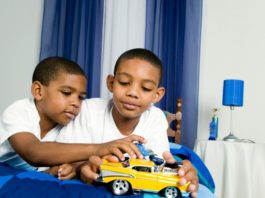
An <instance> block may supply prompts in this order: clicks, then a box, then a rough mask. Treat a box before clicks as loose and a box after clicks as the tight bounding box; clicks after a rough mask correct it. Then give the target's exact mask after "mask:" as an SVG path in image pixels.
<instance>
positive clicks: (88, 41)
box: [40, 0, 104, 97]
mask: <svg viewBox="0 0 265 198" xmlns="http://www.w3.org/2000/svg"><path fill="white" fill-rule="evenodd" d="M103 10H104V0H97V1H94V0H56V1H55V0H45V1H44V13H43V24H42V37H41V50H40V59H41V60H42V59H44V58H46V57H48V56H63V57H65V58H69V59H71V60H73V61H75V62H77V63H78V64H80V66H81V67H82V68H83V69H84V71H85V72H86V74H87V75H88V87H87V93H88V95H87V96H88V97H98V96H99V94H100V72H101V41H102V27H103V25H102V23H103ZM92 82H93V83H92Z"/></svg>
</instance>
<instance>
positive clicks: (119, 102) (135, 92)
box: [107, 58, 164, 119]
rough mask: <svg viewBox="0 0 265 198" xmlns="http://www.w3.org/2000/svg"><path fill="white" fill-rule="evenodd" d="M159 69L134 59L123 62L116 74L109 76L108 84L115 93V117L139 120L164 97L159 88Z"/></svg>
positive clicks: (162, 89) (162, 91)
mask: <svg viewBox="0 0 265 198" xmlns="http://www.w3.org/2000/svg"><path fill="white" fill-rule="evenodd" d="M159 79H160V72H159V69H158V68H156V67H155V66H153V65H152V64H151V63H149V62H147V61H145V60H142V59H138V58H134V59H128V60H122V61H121V62H120V65H119V67H118V70H117V72H116V74H115V77H114V76H112V75H109V76H108V79H107V84H108V88H109V90H110V91H111V92H112V93H113V102H114V107H113V108H114V109H113V116H114V118H115V117H116V118H118V117H122V118H127V119H134V118H137V119H138V118H139V117H140V116H141V114H142V113H143V112H144V111H145V110H147V109H148V108H149V107H150V105H151V104H152V103H156V102H158V101H159V100H160V99H161V98H162V97H163V95H164V88H162V87H158V84H159Z"/></svg>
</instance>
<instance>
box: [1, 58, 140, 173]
mask: <svg viewBox="0 0 265 198" xmlns="http://www.w3.org/2000/svg"><path fill="white" fill-rule="evenodd" d="M86 83H87V79H86V76H85V74H84V72H83V70H82V69H81V68H80V66H79V65H78V64H76V63H74V62H72V61H70V60H67V59H65V58H62V57H49V58H47V59H44V60H43V61H41V62H40V63H39V64H38V65H37V67H36V68H35V71H34V73H33V79H32V87H31V92H32V95H33V99H23V100H19V101H16V102H15V103H13V104H12V105H10V106H9V107H8V108H7V109H6V110H5V111H4V113H3V115H2V117H1V121H0V162H2V163H7V164H9V165H11V166H13V167H17V168H20V169H24V170H32V169H36V167H34V166H55V165H60V164H64V163H71V162H76V161H82V160H87V159H88V158H89V156H91V155H95V154H97V155H99V156H104V155H107V154H110V153H113V154H116V155H121V154H120V153H121V152H127V151H128V152H129V153H130V154H131V155H135V154H136V155H139V156H140V154H139V151H138V150H137V148H136V147H135V145H134V144H133V143H131V142H130V141H133V140H140V141H143V138H141V137H138V136H132V137H130V138H128V139H126V140H118V141H115V142H109V143H106V144H90V145H88V144H76V145H71V144H61V143H56V142H54V141H55V138H56V137H57V135H58V133H59V129H60V128H61V127H62V126H64V125H66V124H68V123H69V122H70V121H71V120H73V119H74V118H75V117H76V116H77V114H78V113H79V111H80V108H81V103H82V101H83V100H84V98H85V97H86ZM122 157H123V156H122ZM61 169H65V166H61ZM59 172H61V174H62V172H63V170H59ZM66 172H68V171H66ZM68 173H69V172H68ZM65 174H67V173H65ZM62 175H63V174H62Z"/></svg>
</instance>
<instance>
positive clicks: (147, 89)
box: [142, 87, 152, 92]
mask: <svg viewBox="0 0 265 198" xmlns="http://www.w3.org/2000/svg"><path fill="white" fill-rule="evenodd" d="M142 89H143V90H144V91H146V92H149V91H152V89H150V88H147V87H142Z"/></svg>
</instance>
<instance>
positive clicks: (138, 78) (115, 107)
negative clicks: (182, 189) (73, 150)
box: [58, 49, 198, 194]
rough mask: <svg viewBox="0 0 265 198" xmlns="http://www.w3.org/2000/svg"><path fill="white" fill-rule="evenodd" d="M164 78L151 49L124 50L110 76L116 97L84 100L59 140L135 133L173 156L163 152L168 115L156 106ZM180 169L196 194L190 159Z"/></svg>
mask: <svg viewBox="0 0 265 198" xmlns="http://www.w3.org/2000/svg"><path fill="white" fill-rule="evenodd" d="M161 77H162V63H161V61H160V60H159V58H158V57H157V56H156V55H155V54H153V53H152V52H150V51H148V50H145V49H132V50H129V51H127V52H125V53H123V54H122V55H121V56H120V57H119V59H118V60H117V62H116V64H115V69H114V75H109V76H108V77H107V86H108V89H109V90H110V92H112V94H113V98H112V99H111V100H109V101H107V100H103V99H89V100H85V101H84V102H83V106H82V109H81V112H80V114H79V115H78V116H77V117H76V119H75V120H74V122H71V123H70V124H69V125H67V126H66V127H64V128H62V130H61V133H60V135H59V136H58V141H61V142H74V143H77V142H82V143H85V142H87V143H102V142H106V141H111V140H115V139H118V138H124V137H127V136H129V135H132V134H136V135H140V136H143V137H144V138H145V139H146V140H147V142H146V145H145V146H146V147H147V148H149V149H151V150H153V151H154V153H156V154H158V155H159V156H160V157H162V155H163V157H164V158H166V159H167V160H170V159H172V156H169V157H168V155H169V153H166V154H163V153H164V152H165V151H167V152H168V151H169V143H168V138H167V132H166V131H167V128H168V123H167V120H166V117H165V115H164V113H163V112H162V111H161V110H160V109H159V108H157V107H155V106H153V104H154V103H156V102H159V101H160V100H161V98H162V97H163V95H164V92H165V89H164V88H163V87H161V86H160V82H161ZM165 155H166V157H165ZM88 169H89V167H86V166H83V167H82V168H81V177H82V178H83V180H85V181H86V180H89V179H90V178H89V177H90V175H89V174H90V173H89V171H88ZM181 171H182V173H181V174H182V175H183V174H184V173H183V172H185V173H186V175H185V178H183V180H184V179H185V180H192V183H194V185H193V187H191V191H193V192H194V193H193V194H196V191H197V185H198V181H197V180H198V178H197V176H196V172H195V171H194V169H192V168H191V164H190V162H186V161H185V162H184V165H183V168H182V169H181ZM88 173H89V174H88ZM94 176H95V175H94ZM94 176H92V177H94ZM185 182H186V181H183V184H184V183H185ZM191 186H192V185H191Z"/></svg>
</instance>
